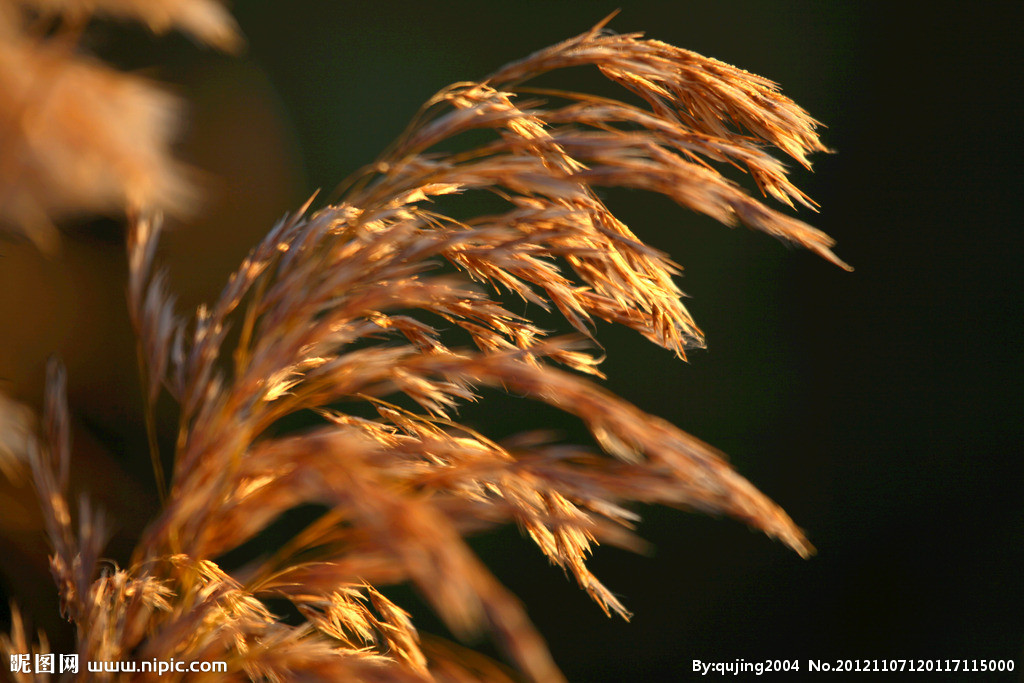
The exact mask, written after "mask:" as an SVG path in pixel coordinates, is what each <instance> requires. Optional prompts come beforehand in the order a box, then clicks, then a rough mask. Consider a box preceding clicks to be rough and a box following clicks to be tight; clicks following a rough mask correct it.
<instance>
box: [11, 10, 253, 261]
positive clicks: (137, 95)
mask: <svg viewBox="0 0 1024 683" xmlns="http://www.w3.org/2000/svg"><path fill="white" fill-rule="evenodd" d="M96 13H102V14H112V15H117V16H124V17H130V18H136V19H138V20H139V21H144V22H146V23H147V24H148V25H149V26H150V27H151V28H152V29H153V30H155V31H163V30H168V29H170V28H172V27H177V28H181V29H182V30H187V31H190V32H191V33H193V34H194V35H195V36H196V37H197V38H199V39H201V40H203V41H205V42H208V43H210V44H211V45H215V46H218V47H221V48H224V49H233V48H235V47H237V45H238V42H239V39H238V33H237V31H236V30H235V25H234V21H233V19H231V17H230V16H229V15H228V14H227V12H226V10H225V9H224V8H223V7H222V6H221V5H219V4H217V3H216V2H213V1H212V0H162V1H160V2H154V1H151V0H150V1H146V2H142V1H138V0H14V1H11V2H4V3H3V4H2V5H0V141H2V147H3V153H2V157H0V228H6V229H8V230H16V231H18V232H22V233H24V234H26V235H27V236H28V237H29V238H31V239H32V240H33V241H34V242H35V243H36V244H37V245H39V246H40V247H41V248H43V249H45V250H48V251H52V250H53V249H54V248H55V247H56V245H57V233H56V231H55V228H54V223H55V222H56V221H59V220H60V219H62V218H67V217H69V216H75V215H79V214H102V213H111V212H120V211H123V210H124V208H125V207H128V208H134V209H136V210H137V209H141V208H143V207H149V208H161V209H165V210H168V211H173V212H176V213H187V212H188V210H189V207H190V206H191V205H192V204H193V203H194V201H195V199H196V191H195V189H194V188H193V187H192V183H191V181H190V180H189V178H188V175H189V174H188V172H187V170H186V169H185V167H184V166H183V165H182V164H181V163H179V162H177V161H175V160H174V158H173V157H172V155H171V151H170V145H171V143H172V141H173V138H174V136H175V133H176V131H177V127H178V120H179V118H180V109H181V107H180V103H179V102H178V100H177V98H176V97H174V96H172V95H171V94H169V93H167V92H165V91H163V90H162V89H160V88H159V87H158V86H157V85H155V84H153V83H151V82H149V81H147V80H145V79H143V78H140V77H138V76H132V75H128V74H125V73H122V72H119V71H116V70H114V69H111V68H109V67H107V66H106V65H104V64H102V63H101V62H99V61H97V60H95V59H91V58H89V57H87V56H85V55H81V54H77V53H76V50H75V41H74V40H73V38H74V35H75V34H76V32H78V31H80V30H81V28H82V27H84V25H85V23H86V21H87V20H88V19H89V17H90V16H92V15H93V14H96ZM53 17H57V18H58V19H59V27H60V28H59V30H57V31H56V35H55V37H53V38H41V37H40V35H41V34H44V33H45V32H44V31H40V30H38V29H35V28H33V27H32V26H31V25H30V24H31V23H32V22H39V23H41V22H46V21H52V18H53Z"/></svg>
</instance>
